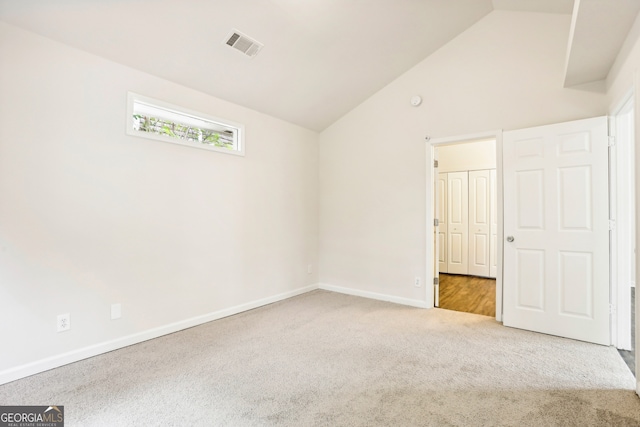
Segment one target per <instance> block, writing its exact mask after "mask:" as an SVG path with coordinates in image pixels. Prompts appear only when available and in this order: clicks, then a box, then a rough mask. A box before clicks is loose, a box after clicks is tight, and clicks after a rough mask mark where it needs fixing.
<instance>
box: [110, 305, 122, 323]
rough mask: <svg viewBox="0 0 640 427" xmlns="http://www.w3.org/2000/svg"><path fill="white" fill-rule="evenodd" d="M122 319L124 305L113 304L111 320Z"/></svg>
mask: <svg viewBox="0 0 640 427" xmlns="http://www.w3.org/2000/svg"><path fill="white" fill-rule="evenodd" d="M121 317H122V304H120V303H118V304H111V320H115V319H119V318H121Z"/></svg>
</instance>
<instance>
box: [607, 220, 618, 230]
mask: <svg viewBox="0 0 640 427" xmlns="http://www.w3.org/2000/svg"><path fill="white" fill-rule="evenodd" d="M615 229H616V220H615V219H610V220H609V231H611V230H615Z"/></svg>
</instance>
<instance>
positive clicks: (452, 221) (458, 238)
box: [447, 172, 469, 274]
mask: <svg viewBox="0 0 640 427" xmlns="http://www.w3.org/2000/svg"><path fill="white" fill-rule="evenodd" d="M468 180H469V174H468V172H450V173H448V174H447V272H448V273H451V274H467V272H468V266H467V256H468V250H469V249H468V244H469V238H468V236H469V219H468V218H469V190H468V188H469V182H468Z"/></svg>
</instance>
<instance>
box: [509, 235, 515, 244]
mask: <svg viewBox="0 0 640 427" xmlns="http://www.w3.org/2000/svg"><path fill="white" fill-rule="evenodd" d="M514 240H516V239H514V238H513V236H507V242H509V243H511V242H513V241H514Z"/></svg>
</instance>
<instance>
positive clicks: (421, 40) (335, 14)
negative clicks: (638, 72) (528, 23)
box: [0, 0, 637, 131]
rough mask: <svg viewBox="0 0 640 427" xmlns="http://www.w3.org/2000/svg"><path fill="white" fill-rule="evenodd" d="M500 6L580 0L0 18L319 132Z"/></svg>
mask: <svg viewBox="0 0 640 427" xmlns="http://www.w3.org/2000/svg"><path fill="white" fill-rule="evenodd" d="M596 1H601V2H602V1H604V2H609V1H610V0H596ZM616 1H618V0H616ZM632 1H637V0H632ZM494 9H505V10H519V11H534V12H547V13H565V14H569V13H571V10H572V9H573V0H261V1H255V0H19V1H17V0H0V20H2V21H5V22H7V23H9V24H12V25H16V26H18V27H21V28H24V29H27V30H30V31H33V32H35V33H38V34H41V35H43V36H45V37H49V38H51V39H53V40H57V41H60V42H62V43H66V44H68V45H71V46H74V47H76V48H79V49H82V50H84V51H87V52H90V53H94V54H96V55H100V56H102V57H105V58H108V59H110V60H113V61H116V62H119V63H122V64H124V65H127V66H130V67H133V68H136V69H139V70H142V71H145V72H148V73H150V74H154V75H157V76H159V77H162V78H165V79H167V80H170V81H173V82H176V83H179V84H182V85H184V86H188V87H191V88H193V89H196V90H199V91H201V92H204V93H208V94H210V95H213V96H216V97H219V98H222V99H226V100H228V101H231V102H235V103H237V104H240V105H243V106H246V107H249V108H252V109H255V110H258V111H261V112H264V113H266V114H269V115H272V116H275V117H278V118H281V119H283V120H286V121H289V122H292V123H296V124H298V125H300V126H303V127H306V128H309V129H313V130H317V131H320V130H323V129H324V128H326V127H327V126H329V125H330V124H331V123H333V122H334V121H336V120H337V119H339V118H340V117H341V116H343V115H344V114H345V113H347V112H348V111H350V110H351V109H353V108H354V107H355V106H357V105H358V104H360V103H361V102H362V101H364V100H365V99H367V98H368V97H369V96H371V95H372V94H373V93H375V92H376V91H377V90H379V89H381V88H382V87H384V86H385V85H387V84H388V83H390V82H391V81H393V80H394V79H395V78H396V77H398V76H399V75H400V74H402V73H403V72H405V71H407V70H408V69H409V68H411V67H412V66H414V65H415V64H417V63H418V62H420V61H421V60H423V59H424V58H426V57H427V56H429V55H430V54H431V53H433V52H434V51H436V50H437V49H439V48H440V47H441V46H443V45H444V44H445V43H447V42H448V41H450V40H451V39H453V38H454V37H455V36H457V35H458V34H460V33H461V32H462V31H464V30H465V29H467V28H468V27H469V26H471V25H473V23H475V22H476V21H478V20H479V19H481V18H482V17H483V16H485V15H486V14H488V13H490V12H491V11H492V10H494ZM232 28H235V29H237V30H239V31H241V32H243V33H245V34H246V35H248V36H250V37H253V38H255V39H256V40H258V41H259V42H261V43H263V44H264V48H263V49H262V51H261V52H260V53H259V54H258V55H257V56H256V57H254V58H247V57H245V56H244V55H242V54H241V53H239V52H237V51H235V50H233V49H231V48H229V47H228V46H226V45H224V44H223V39H224V38H225V36H227V35H228V33H229V32H230V30H231V29H232Z"/></svg>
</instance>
